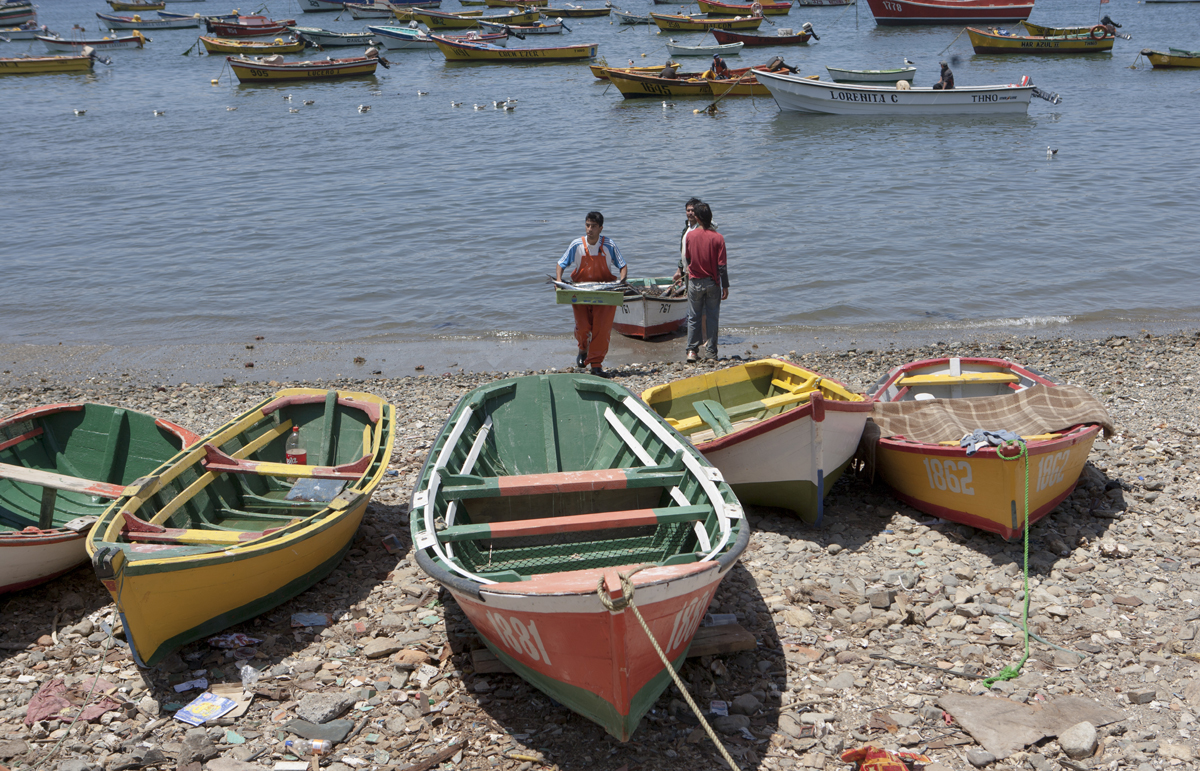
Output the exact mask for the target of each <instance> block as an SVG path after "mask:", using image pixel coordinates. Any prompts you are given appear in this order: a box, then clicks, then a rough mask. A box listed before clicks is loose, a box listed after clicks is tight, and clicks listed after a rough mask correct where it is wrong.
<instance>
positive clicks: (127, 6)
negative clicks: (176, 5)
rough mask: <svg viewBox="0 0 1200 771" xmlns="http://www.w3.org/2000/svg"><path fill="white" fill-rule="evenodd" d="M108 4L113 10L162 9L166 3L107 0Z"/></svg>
mask: <svg viewBox="0 0 1200 771" xmlns="http://www.w3.org/2000/svg"><path fill="white" fill-rule="evenodd" d="M108 4H109V5H110V6H112V9H113V10H114V11H162V10H165V9H166V7H167V4H166V3H126V2H120V0H108Z"/></svg>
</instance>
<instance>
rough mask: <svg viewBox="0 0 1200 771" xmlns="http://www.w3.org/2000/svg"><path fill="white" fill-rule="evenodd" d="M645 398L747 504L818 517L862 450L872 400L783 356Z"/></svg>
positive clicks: (686, 381) (660, 389) (674, 384)
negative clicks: (835, 486)
mask: <svg viewBox="0 0 1200 771" xmlns="http://www.w3.org/2000/svg"><path fill="white" fill-rule="evenodd" d="M642 400H643V401H644V402H646V404H647V405H648V406H649V407H650V409H652V410H654V411H655V412H656V413H657V414H658V415H660V416H661V417H662V418H664V419H665V420H666V421H667V423H669V424H670V425H671V427H672V428H674V429H675V430H676V431H678V432H679V433H681V434H683V435H684V436H685V437H686V438H687V440H688V441H689V442H691V444H692V445H693V446H695V448H696V449H697V450H699V451H700V452H701V453H703V454H704V457H705V458H706V459H707V460H708V461H710V462H711V463H712V464H713V465H714V466H716V467H717V468H719V469H721V473H722V474H723V475H724V477H725V481H727V482H728V483H729V485H730V487H732V488H733V491H734V492H735V493H736V494H737V496H738V500H740V501H741V502H742V503H743V504H746V503H749V504H755V505H759V506H775V507H779V508H785V509H790V510H792V511H794V512H796V514H798V515H799V516H800V517H801V518H803V519H804V520H805V521H806V522H810V523H812V522H820V520H821V518H822V516H823V512H824V500H825V496H826V494H827V493H828V492H829V488H830V487H832V486H833V484H834V483H835V482H836V481H837V480H838V477H840V476H841V474H842V472H843V471H844V470H845V469H846V467H847V466H849V465H850V459H851V458H852V457H853V456H854V453H855V451H856V450H857V449H858V441H859V438H860V437H861V436H862V432H863V426H864V425H865V424H866V422H867V417H868V416H869V415H870V414H871V402H870V400H869V399H864V398H863V397H862V396H860V395H859V394H856V393H853V392H852V391H850V390H849V389H847V388H846V387H845V386H844V385H842V384H841V383H839V382H837V381H836V380H830V379H828V378H825V377H822V376H821V375H819V374H817V373H816V372H811V371H809V370H806V369H803V368H801V367H798V366H796V365H794V364H790V363H788V362H785V361H780V360H778V359H762V360H759V361H753V362H750V363H748V364H742V365H740V366H737V367H730V368H729V369H723V370H718V371H716V372H712V373H708V374H704V375H697V376H695V377H689V378H684V379H682V380H676V381H673V382H671V383H667V384H666V385H661V386H656V387H654V388H649V389H647V390H646V391H644V392H643V393H642Z"/></svg>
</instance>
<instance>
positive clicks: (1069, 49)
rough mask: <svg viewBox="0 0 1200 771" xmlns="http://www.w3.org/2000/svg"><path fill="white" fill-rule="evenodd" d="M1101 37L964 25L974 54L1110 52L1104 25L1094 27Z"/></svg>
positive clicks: (1112, 38) (1110, 37)
mask: <svg viewBox="0 0 1200 771" xmlns="http://www.w3.org/2000/svg"><path fill="white" fill-rule="evenodd" d="M1096 29H1099V30H1100V31H1101V37H1096V36H1094V35H1092V34H1090V33H1089V34H1086V35H1059V36H1055V37H1036V36H1027V35H1010V34H1003V33H1001V32H999V31H998V30H995V29H992V30H982V29H975V28H974V27H967V35H968V36H969V37H970V38H971V45H972V46H973V47H974V48H975V53H977V54H1096V53H1105V52H1109V51H1112V47H1113V40H1115V38H1114V37H1113V36H1112V35H1110V34H1109V33H1108V31H1107V30H1105V29H1104V27H1100V26H1097V27H1096Z"/></svg>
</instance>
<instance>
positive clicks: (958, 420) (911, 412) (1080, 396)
mask: <svg viewBox="0 0 1200 771" xmlns="http://www.w3.org/2000/svg"><path fill="white" fill-rule="evenodd" d="M868 395H870V396H873V397H874V398H875V400H876V403H875V406H874V407H873V409H872V413H871V420H872V422H871V424H869V425H868V428H867V431H866V434H865V436H864V439H863V453H862V457H863V458H864V460H865V462H866V465H867V468H868V471H873V472H874V473H876V474H878V476H879V477H880V478H881V479H882V480H883V481H884V482H885V483H887V485H888V486H889V487H891V488H892V491H893V493H894V494H895V495H896V497H898V498H900V499H901V500H903V501H904V502H905V503H908V504H909V505H910V506H913V507H914V508H916V509H919V510H921V511H924V512H926V513H929V514H932V515H934V516H937V517H941V518H943V519H949V520H951V521H954V522H961V523H963V524H966V525H971V526H972V527H977V528H979V529H981V530H987V531H989V532H992V533H998V534H999V535H1001V536H1003V537H1004V538H1013V537H1014V536H1018V535H1020V534H1021V531H1022V529H1023V528H1024V526H1025V512H1026V510H1028V512H1029V522H1030V523H1031V524H1032V523H1033V522H1036V521H1037V520H1038V519H1040V518H1042V517H1044V516H1045V515H1046V514H1048V513H1049V512H1050V511H1051V510H1053V509H1054V507H1055V506H1057V505H1058V504H1059V502H1061V501H1062V500H1063V499H1064V498H1066V497H1067V496H1068V495H1070V494H1071V491H1072V490H1073V489H1075V483H1076V482H1077V481H1078V479H1079V475H1080V473H1081V472H1082V471H1083V466H1084V463H1085V462H1086V461H1087V457H1088V453H1089V452H1090V451H1091V447H1092V442H1093V441H1094V440H1095V438H1096V436H1097V435H1098V434H1099V433H1100V431H1101V430H1102V429H1103V430H1104V431H1105V432H1106V433H1112V430H1113V426H1112V422H1111V421H1110V419H1109V417H1108V413H1107V411H1105V409H1104V405H1102V404H1101V403H1100V402H1099V401H1097V400H1096V399H1095V398H1094V397H1092V396H1091V395H1089V394H1088V393H1087V392H1086V391H1084V390H1083V389H1081V388H1076V387H1074V386H1062V385H1058V384H1057V383H1055V382H1054V381H1053V380H1051V379H1050V378H1048V377H1046V376H1045V375H1043V374H1042V373H1040V372H1038V371H1036V370H1033V369H1031V368H1028V367H1022V366H1020V365H1018V364H1014V363H1013V362H1010V361H1005V360H1003V359H988V358H966V357H964V358H941V359H927V360H924V361H915V362H910V363H908V364H904V365H902V366H899V367H896V368H895V369H893V370H892V371H891V372H889V373H888V374H887V375H885V376H884V377H882V378H880V380H879V382H877V383H876V384H875V385H874V386H873V387H872V388H871V390H870V392H869V394H868ZM977 430H982V431H989V432H1000V431H1008V432H1011V433H1012V434H1014V435H1018V436H1020V437H1022V439H1023V441H1024V443H1025V447H1026V451H1027V460H1026V459H1022V458H1021V457H1020V455H1021V453H1020V448H1019V447H1016V446H1007V447H1005V446H999V445H997V442H991V443H989V442H988V441H987V440H986V439H985V438H984V437H983V436H982V435H981V432H980V431H977ZM1005 457H1008V458H1009V460H1005ZM1026 495H1028V499H1027V498H1026Z"/></svg>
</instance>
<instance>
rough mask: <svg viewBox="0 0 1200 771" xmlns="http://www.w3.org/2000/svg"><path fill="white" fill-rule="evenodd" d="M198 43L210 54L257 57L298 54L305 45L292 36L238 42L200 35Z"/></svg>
mask: <svg viewBox="0 0 1200 771" xmlns="http://www.w3.org/2000/svg"><path fill="white" fill-rule="evenodd" d="M200 42H201V43H202V44H203V45H204V50H206V51H208V52H209V53H210V54H237V55H238V56H246V57H249V56H258V55H261V54H298V53H300V52H301V51H303V50H304V48H305V46H306V44H305V42H304V41H303V40H300V39H298V38H296V37H294V36H291V35H289V36H288V38H287V39H284V38H275V39H274V40H238V39H237V38H223V37H210V36H208V35H201V36H200Z"/></svg>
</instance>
